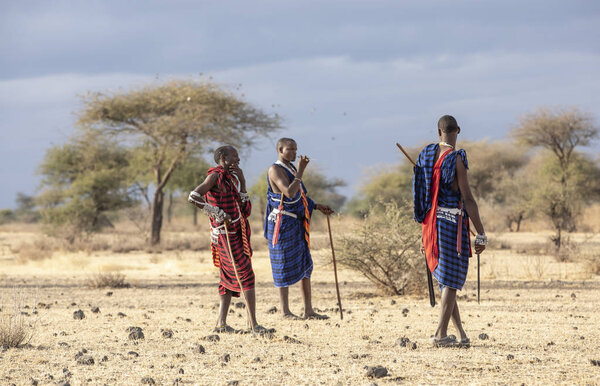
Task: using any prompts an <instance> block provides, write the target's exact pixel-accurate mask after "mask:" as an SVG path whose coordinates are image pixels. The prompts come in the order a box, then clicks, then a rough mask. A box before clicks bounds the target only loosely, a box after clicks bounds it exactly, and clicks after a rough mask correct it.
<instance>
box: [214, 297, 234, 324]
mask: <svg viewBox="0 0 600 386" xmlns="http://www.w3.org/2000/svg"><path fill="white" fill-rule="evenodd" d="M229 304H231V292H229V291H226V292H225V295H219V318H218V319H217V328H219V327H223V326H225V325H227V313H228V312H229Z"/></svg>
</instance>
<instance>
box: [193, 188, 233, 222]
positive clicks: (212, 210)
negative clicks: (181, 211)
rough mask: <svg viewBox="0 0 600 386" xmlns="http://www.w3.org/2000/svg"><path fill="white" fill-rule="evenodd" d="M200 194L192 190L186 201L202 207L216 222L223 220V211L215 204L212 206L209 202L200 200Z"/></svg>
mask: <svg viewBox="0 0 600 386" xmlns="http://www.w3.org/2000/svg"><path fill="white" fill-rule="evenodd" d="M201 198H202V196H201V195H200V193H198V192H195V191H192V192H191V193H190V195H189V197H188V201H189V202H191V203H192V204H194V205H196V206H199V207H201V208H202V211H203V212H204V213H205V214H206V215H207V216H209V217H212V218H213V219H214V220H215V221H216V222H223V221H225V216H226V214H225V212H224V211H223V209H220V208H218V207H216V206H212V205H210V204H209V203H206V202H204V201H201V200H200V199H201Z"/></svg>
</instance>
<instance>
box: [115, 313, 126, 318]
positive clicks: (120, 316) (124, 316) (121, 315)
mask: <svg viewBox="0 0 600 386" xmlns="http://www.w3.org/2000/svg"><path fill="white" fill-rule="evenodd" d="M117 316H118V317H119V318H126V317H127V315H125V314H124V313H122V312H119V313H118V314H117Z"/></svg>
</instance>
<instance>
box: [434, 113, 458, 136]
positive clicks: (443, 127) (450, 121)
mask: <svg viewBox="0 0 600 386" xmlns="http://www.w3.org/2000/svg"><path fill="white" fill-rule="evenodd" d="M438 129H440V131H441V132H442V133H454V132H456V131H458V129H459V128H458V123H457V122H456V119H455V118H454V117H453V116H452V115H444V116H443V117H441V118H440V120H439V121H438Z"/></svg>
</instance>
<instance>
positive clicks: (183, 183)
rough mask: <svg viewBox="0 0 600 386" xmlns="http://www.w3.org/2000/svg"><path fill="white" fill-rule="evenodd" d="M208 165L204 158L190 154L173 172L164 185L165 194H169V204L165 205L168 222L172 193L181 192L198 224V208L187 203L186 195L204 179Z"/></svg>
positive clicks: (170, 213) (171, 207) (171, 206)
mask: <svg viewBox="0 0 600 386" xmlns="http://www.w3.org/2000/svg"><path fill="white" fill-rule="evenodd" d="M209 167H210V165H209V164H208V162H206V160H204V158H202V157H199V156H190V157H188V158H187V159H185V160H184V161H183V162H182V163H181V165H180V166H179V167H178V168H177V169H176V170H175V171H174V172H173V175H172V176H171V178H170V179H169V183H168V184H167V186H166V190H167V195H168V196H169V204H168V206H167V220H168V221H169V222H170V221H171V216H172V211H173V195H174V194H176V193H181V194H182V195H183V196H185V202H186V208H189V209H190V210H191V211H192V213H193V222H194V225H197V224H198V208H197V207H196V206H194V205H187V196H188V194H189V193H190V192H191V191H192V190H193V189H194V188H195V187H196V186H198V185H199V184H200V183H201V182H202V181H203V180H204V178H205V177H206V171H207V170H208V169H209Z"/></svg>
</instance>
